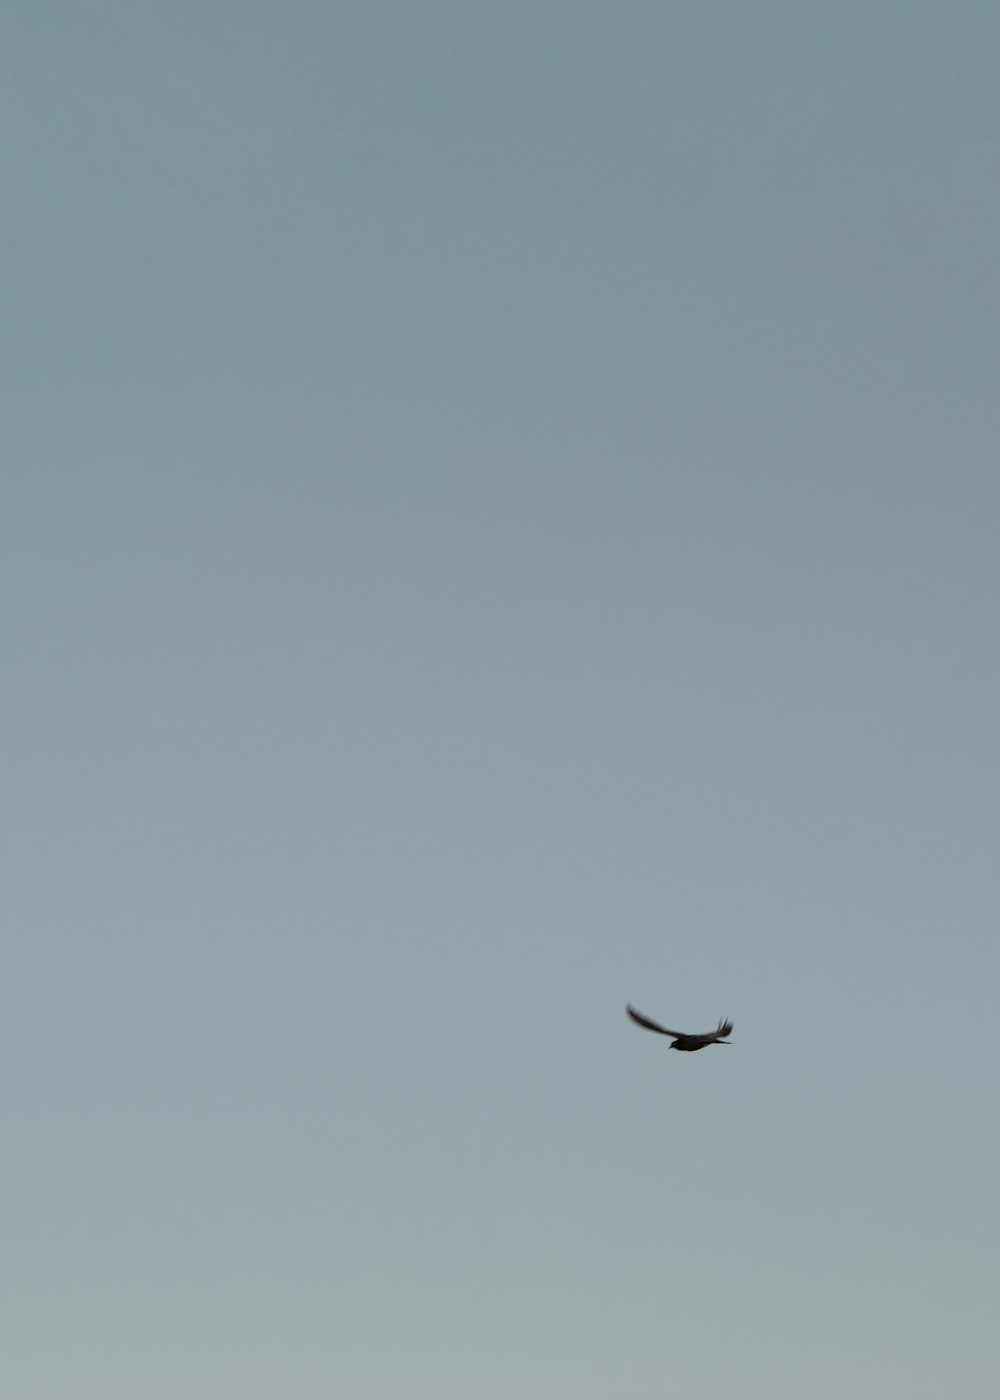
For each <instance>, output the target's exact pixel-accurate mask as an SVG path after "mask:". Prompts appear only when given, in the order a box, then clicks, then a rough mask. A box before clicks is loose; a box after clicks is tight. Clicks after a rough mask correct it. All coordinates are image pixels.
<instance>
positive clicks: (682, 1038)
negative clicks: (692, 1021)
mask: <svg viewBox="0 0 1000 1400" xmlns="http://www.w3.org/2000/svg"><path fill="white" fill-rule="evenodd" d="M625 1009H626V1011H627V1012H628V1014H629V1016H630V1017H631V1018H632V1020H633V1021H634V1022H635V1023H636V1025H637V1026H642V1028H643V1030H645V1031H655V1032H656V1033H657V1035H669V1036H672V1037H673V1039H672V1040H671V1042H670V1048H671V1050H692V1051H693V1050H704V1048H705V1046H706V1045H728V1044H729V1043H730V1042H729V1041H728V1040H725V1039H724V1038H723V1037H725V1036H727V1035H731V1034H732V1030H733V1023H732V1021H720V1022H719V1024H718V1026H717V1027H716V1028H715V1030H714V1031H708V1032H707V1033H706V1034H705V1035H686V1034H685V1032H684V1031H668V1030H667V1028H666V1026H661V1025H660V1024H659V1023H658V1022H657V1021H651V1020H650V1019H649V1017H648V1016H644V1015H643V1014H642V1012H641V1011H636V1009H635V1007H634V1006H631V1005H630V1006H627V1007H626V1008H625Z"/></svg>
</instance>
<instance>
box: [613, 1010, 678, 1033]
mask: <svg viewBox="0 0 1000 1400" xmlns="http://www.w3.org/2000/svg"><path fill="white" fill-rule="evenodd" d="M625 1010H626V1011H627V1012H628V1014H629V1015H630V1016H631V1018H632V1020H633V1021H634V1022H635V1023H636V1025H637V1026H642V1028H643V1030H647V1031H656V1033H657V1034H658V1035H673V1036H678V1035H683V1034H684V1032H683V1031H668V1030H667V1028H666V1026H661V1025H658V1024H657V1022H656V1021H651V1020H650V1019H649V1017H648V1016H644V1015H643V1014H642V1012H641V1011H636V1009H635V1007H634V1006H632V1005H631V1004H630V1005H628V1006H626V1008H625Z"/></svg>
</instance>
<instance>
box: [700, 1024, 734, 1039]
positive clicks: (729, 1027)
mask: <svg viewBox="0 0 1000 1400" xmlns="http://www.w3.org/2000/svg"><path fill="white" fill-rule="evenodd" d="M732 1033H733V1023H732V1021H728V1020H727V1021H720V1022H719V1024H718V1026H717V1027H716V1028H715V1030H714V1031H710V1032H709V1034H708V1035H703V1036H699V1039H700V1040H704V1041H705V1042H706V1043H707V1042H708V1041H711V1040H721V1039H722V1038H723V1036H727V1035H732Z"/></svg>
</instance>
